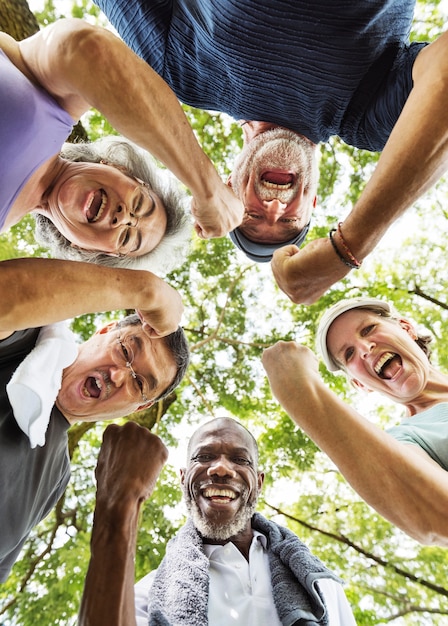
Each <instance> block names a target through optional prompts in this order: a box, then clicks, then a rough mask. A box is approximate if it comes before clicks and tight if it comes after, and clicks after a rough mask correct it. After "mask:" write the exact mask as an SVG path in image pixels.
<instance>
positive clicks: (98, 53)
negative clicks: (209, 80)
mask: <svg viewBox="0 0 448 626" xmlns="http://www.w3.org/2000/svg"><path fill="white" fill-rule="evenodd" d="M48 32H49V33H50V36H47V35H46V34H45V33H44V34H43V35H42V36H41V38H40V40H39V42H38V43H39V45H37V46H36V45H35V44H34V42H31V45H32V47H29V48H28V47H27V46H28V45H30V44H27V43H26V42H25V43H22V44H21V48H22V53H23V54H25V55H26V58H27V63H28V64H29V65H31V68H32V70H33V71H34V72H35V73H38V79H39V80H40V82H42V83H43V84H44V86H46V88H47V89H48V90H49V91H50V93H54V94H56V95H58V94H59V95H60V97H62V98H64V96H65V94H79V96H82V101H81V106H82V102H84V103H87V105H88V106H90V107H94V108H96V109H98V110H99V111H100V112H101V113H102V114H103V115H104V116H105V117H106V118H107V119H108V121H109V122H110V123H111V124H112V126H113V127H114V128H115V129H116V130H117V131H118V132H119V133H121V134H123V135H125V136H126V137H127V138H128V139H130V140H131V141H134V142H135V143H137V144H138V145H140V146H141V147H143V148H145V149H146V150H148V151H149V152H151V154H153V155H154V156H155V157H156V158H157V159H159V160H160V161H161V162H162V163H164V164H165V165H166V166H167V167H168V168H169V169H170V170H171V171H172V172H173V174H174V175H175V176H176V177H177V178H178V179H179V180H181V181H182V182H183V183H184V184H185V185H186V186H187V187H188V188H189V189H190V190H191V192H192V193H193V195H195V196H196V195H197V196H198V197H201V198H203V197H207V194H209V195H212V194H213V187H214V186H215V185H216V184H217V183H218V182H221V180H220V178H219V176H218V173H217V172H216V170H215V168H214V166H213V164H212V162H211V161H210V159H209V158H208V157H207V156H206V155H205V153H204V152H203V150H202V149H201V147H200V145H199V143H198V141H197V140H196V137H195V135H194V133H193V130H192V128H191V126H190V124H189V123H188V120H187V118H186V116H185V114H184V112H183V110H182V107H181V106H180V103H179V101H178V99H177V97H176V95H175V94H174V92H173V91H172V89H171V88H170V87H169V86H168V85H167V84H166V83H165V81H164V80H163V79H162V78H161V77H160V76H159V75H158V74H157V73H156V72H155V71H154V70H153V69H152V68H151V67H150V66H149V65H148V64H147V63H145V62H144V61H143V60H142V59H140V58H139V57H138V56H137V55H136V54H134V53H133V52H132V51H131V50H130V49H129V48H128V47H127V46H126V45H125V44H124V43H123V42H122V41H121V40H120V39H119V38H118V37H116V36H115V35H113V34H112V33H110V32H109V31H107V30H105V29H103V28H98V27H94V26H90V25H89V24H87V23H86V22H83V21H82V20H60V21H59V22H58V23H56V24H55V25H52V26H51V30H50V29H48ZM46 47H47V48H49V49H50V52H49V51H48V50H46V49H45V48H46ZM36 55H39V56H38V57H37V59H36ZM55 56H57V58H58V67H57V70H58V71H57V72H54V71H53V72H51V70H50V69H49V68H50V67H52V69H53V68H54V65H53V64H54V58H55ZM39 57H40V58H41V59H42V61H41V62H39ZM48 59H49V60H50V61H51V63H52V66H50V65H49V64H48ZM72 102H73V103H74V107H71V106H70V103H72ZM67 103H68V106H69V107H70V108H74V109H75V110H74V111H73V113H74V114H76V112H78V111H76V109H77V108H78V106H79V104H80V101H79V99H77V98H76V97H72V96H70V97H69V98H66V99H65V101H64V104H67ZM69 112H71V111H69Z"/></svg>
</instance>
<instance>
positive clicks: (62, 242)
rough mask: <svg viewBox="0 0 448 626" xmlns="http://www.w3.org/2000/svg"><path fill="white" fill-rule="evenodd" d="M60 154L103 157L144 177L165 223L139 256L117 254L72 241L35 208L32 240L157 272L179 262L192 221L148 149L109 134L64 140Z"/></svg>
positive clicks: (62, 254)
mask: <svg viewBox="0 0 448 626" xmlns="http://www.w3.org/2000/svg"><path fill="white" fill-rule="evenodd" d="M60 156H61V157H62V158H64V159H67V160H68V161H73V162H86V163H100V162H101V161H105V162H107V164H110V165H114V166H117V167H119V168H122V169H123V170H124V171H125V173H128V174H129V175H131V176H133V177H136V178H140V179H141V180H143V181H144V182H145V183H148V184H149V186H150V187H151V189H153V191H154V192H155V193H156V194H157V195H158V196H159V197H160V198H161V200H162V202H163V205H164V207H165V210H166V214H167V227H166V231H165V234H164V236H163V238H162V240H161V241H160V243H159V244H158V245H157V246H156V247H155V248H154V249H153V250H151V251H150V252H147V253H146V254H144V255H142V256H139V257H129V256H123V257H120V256H112V255H109V254H106V253H104V252H98V251H93V250H82V249H79V248H75V247H73V246H72V245H71V242H70V241H69V240H68V239H67V238H66V237H64V235H62V234H61V233H60V232H59V231H58V229H57V228H56V226H55V225H54V224H53V222H52V221H51V220H50V219H49V218H47V217H45V216H44V215H41V214H39V213H36V212H35V213H33V215H34V218H35V222H36V227H35V237H36V240H37V241H38V243H40V244H41V245H43V246H45V247H47V248H49V249H50V251H51V254H52V255H53V256H54V257H56V258H60V259H67V260H71V261H87V262H90V263H97V264H99V265H106V266H108V267H124V268H130V269H145V270H150V271H152V272H155V273H157V274H166V273H168V272H169V271H171V270H172V269H174V268H175V267H178V266H179V265H181V264H182V263H183V261H184V260H185V258H186V255H187V252H188V247H189V244H190V241H191V236H192V222H191V219H190V218H189V216H188V213H187V210H186V204H187V194H186V192H184V191H182V190H181V188H180V185H179V184H178V183H177V182H176V181H175V180H174V177H173V176H171V175H170V173H169V172H168V171H164V170H162V169H161V168H159V167H157V165H156V162H155V160H154V159H153V157H152V156H151V155H150V154H149V153H148V152H146V151H144V150H142V149H140V148H139V147H138V146H136V145H135V144H133V143H132V142H130V141H129V140H127V139H125V138H124V137H117V136H109V137H103V138H101V139H98V140H96V141H94V142H92V143H65V144H64V145H63V146H62V150H61V153H60Z"/></svg>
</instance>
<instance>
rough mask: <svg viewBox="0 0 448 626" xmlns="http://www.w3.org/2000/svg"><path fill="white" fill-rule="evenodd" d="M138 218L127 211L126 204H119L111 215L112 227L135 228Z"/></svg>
mask: <svg viewBox="0 0 448 626" xmlns="http://www.w3.org/2000/svg"><path fill="white" fill-rule="evenodd" d="M137 223H138V217H136V216H135V215H134V214H133V213H132V212H131V211H128V209H127V207H126V204H125V203H124V202H120V203H119V204H117V206H116V209H115V211H114V213H113V215H112V225H113V226H137Z"/></svg>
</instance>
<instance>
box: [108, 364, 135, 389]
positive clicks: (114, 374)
mask: <svg viewBox="0 0 448 626" xmlns="http://www.w3.org/2000/svg"><path fill="white" fill-rule="evenodd" d="M130 376H131V374H130V372H129V369H128V368H127V367H126V366H124V365H123V367H121V366H118V365H114V366H113V367H111V368H110V370H109V378H110V379H111V381H112V383H113V384H114V386H115V387H117V388H120V387H122V386H123V385H126V384H127V383H128V382H129V380H128V379H129V378H130Z"/></svg>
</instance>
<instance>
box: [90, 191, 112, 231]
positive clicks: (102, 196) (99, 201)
mask: <svg viewBox="0 0 448 626" xmlns="http://www.w3.org/2000/svg"><path fill="white" fill-rule="evenodd" d="M106 204H107V194H106V192H105V191H104V189H98V190H97V191H95V193H93V194H92V197H91V200H90V204H89V205H88V206H87V211H86V217H87V221H88V222H89V224H92V223H93V222H98V220H99V219H101V216H102V214H103V212H104V208H105V206H106Z"/></svg>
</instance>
